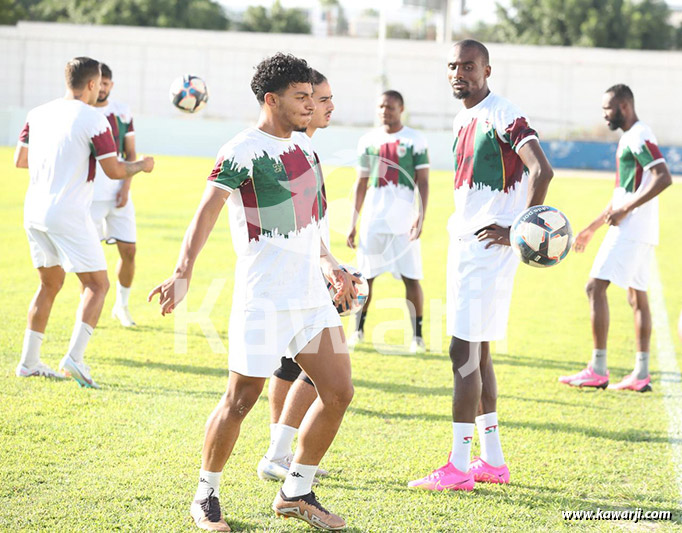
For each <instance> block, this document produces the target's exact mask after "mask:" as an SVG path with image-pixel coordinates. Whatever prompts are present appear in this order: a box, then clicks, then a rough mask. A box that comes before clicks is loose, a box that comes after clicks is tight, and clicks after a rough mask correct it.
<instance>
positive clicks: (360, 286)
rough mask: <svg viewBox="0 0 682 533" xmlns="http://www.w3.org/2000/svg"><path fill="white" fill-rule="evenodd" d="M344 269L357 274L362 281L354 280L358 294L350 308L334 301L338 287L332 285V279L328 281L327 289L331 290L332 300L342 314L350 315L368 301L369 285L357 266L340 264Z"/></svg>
mask: <svg viewBox="0 0 682 533" xmlns="http://www.w3.org/2000/svg"><path fill="white" fill-rule="evenodd" d="M340 266H341V269H342V270H345V271H346V272H348V273H349V274H351V275H352V276H355V277H356V278H360V279H361V280H362V281H361V282H360V283H358V282H353V285H354V287H355V290H356V291H357V295H356V296H355V298H354V299H353V303H352V305H351V307H350V308H349V309H346V310H344V309H343V308H342V307H341V304H337V303H336V302H335V301H334V296H336V288H335V287H334V285H332V283H331V281H329V280H326V281H327V290H328V291H329V296H331V298H332V302H333V303H334V305H336V310H337V311H338V312H339V314H340V315H341V316H348V315H351V314H354V313H357V312H358V311H360V309H362V307H363V306H364V305H365V302H366V301H367V296H368V295H369V285H368V283H367V280H366V279H365V277H364V276H363V275H362V273H361V272H360V271H359V270H358V269H357V268H355V267H352V266H349V265H340Z"/></svg>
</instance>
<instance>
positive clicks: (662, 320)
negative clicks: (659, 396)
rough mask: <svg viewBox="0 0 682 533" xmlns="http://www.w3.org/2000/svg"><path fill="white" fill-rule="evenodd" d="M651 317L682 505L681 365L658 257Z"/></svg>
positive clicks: (654, 267)
mask: <svg viewBox="0 0 682 533" xmlns="http://www.w3.org/2000/svg"><path fill="white" fill-rule="evenodd" d="M649 293H650V295H651V314H652V322H653V326H654V331H655V332H656V344H657V348H658V350H657V351H658V369H659V372H660V375H661V381H660V383H661V389H662V391H663V403H664V404H665V407H666V410H667V411H668V438H669V440H670V446H671V448H672V456H673V464H674V468H675V477H676V478H677V488H678V491H679V496H680V502H681V503H682V376H680V368H679V366H678V365H677V358H676V356H675V348H674V346H673V341H672V338H671V336H670V323H669V322H668V312H667V311H666V308H665V298H664V297H663V285H662V283H661V277H660V274H659V272H658V263H657V261H656V257H655V256H654V258H653V260H652V261H651V284H650V285H649Z"/></svg>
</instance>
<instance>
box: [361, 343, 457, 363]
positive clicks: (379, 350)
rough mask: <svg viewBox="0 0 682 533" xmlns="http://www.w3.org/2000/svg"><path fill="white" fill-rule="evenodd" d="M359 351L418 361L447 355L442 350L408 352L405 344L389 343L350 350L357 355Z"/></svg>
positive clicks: (434, 359)
mask: <svg viewBox="0 0 682 533" xmlns="http://www.w3.org/2000/svg"><path fill="white" fill-rule="evenodd" d="M360 353H363V354H367V355H375V354H378V355H385V356H388V357H401V358H405V359H408V358H412V359H418V360H419V361H442V360H443V359H444V358H447V357H448V355H447V354H445V353H442V352H429V353H408V351H407V347H406V346H393V345H389V344H380V345H378V346H377V347H376V348H375V347H374V346H373V345H371V344H368V345H364V346H356V347H355V348H354V350H353V351H352V352H351V356H353V355H354V354H355V355H359V354H360Z"/></svg>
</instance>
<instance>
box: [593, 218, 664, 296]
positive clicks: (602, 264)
mask: <svg viewBox="0 0 682 533" xmlns="http://www.w3.org/2000/svg"><path fill="white" fill-rule="evenodd" d="M612 229H613V228H609V231H608V232H607V233H606V237H604V242H602V243H601V246H600V247H599V251H598V252H597V257H595V258H594V264H593V265H592V270H591V271H590V277H591V278H595V279H603V280H606V281H610V282H611V283H615V284H616V285H618V286H619V287H622V288H624V289H628V288H630V287H631V288H633V289H635V290H638V291H646V290H647V288H648V287H649V273H650V267H651V259H652V257H653V255H654V245H653V244H647V243H645V242H637V241H632V240H630V239H624V238H623V237H622V233H620V232H616V231H611V230H612Z"/></svg>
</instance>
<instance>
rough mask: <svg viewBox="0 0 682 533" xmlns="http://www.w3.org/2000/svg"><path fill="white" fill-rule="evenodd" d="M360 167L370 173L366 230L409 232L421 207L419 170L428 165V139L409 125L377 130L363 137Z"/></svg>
mask: <svg viewBox="0 0 682 533" xmlns="http://www.w3.org/2000/svg"><path fill="white" fill-rule="evenodd" d="M358 168H359V169H360V171H361V172H362V173H364V174H369V187H368V189H367V196H366V197H365V202H364V214H363V215H362V228H363V230H364V231H370V232H372V233H388V234H393V235H401V234H403V233H407V232H408V231H410V227H411V226H412V222H413V221H414V218H415V216H416V214H417V213H418V212H419V209H421V205H420V203H419V202H418V204H417V205H415V191H416V187H415V185H416V183H415V177H416V171H417V170H419V169H422V168H429V153H428V146H427V144H426V138H425V137H424V136H423V135H422V134H421V133H419V132H418V131H416V130H413V129H412V128H408V127H407V126H403V127H402V129H400V130H399V131H397V132H395V133H386V131H384V129H383V128H377V129H374V130H372V131H370V132H369V133H367V134H365V135H364V136H363V137H361V138H360V141H359V143H358ZM409 213H413V215H415V216H410V215H409Z"/></svg>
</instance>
